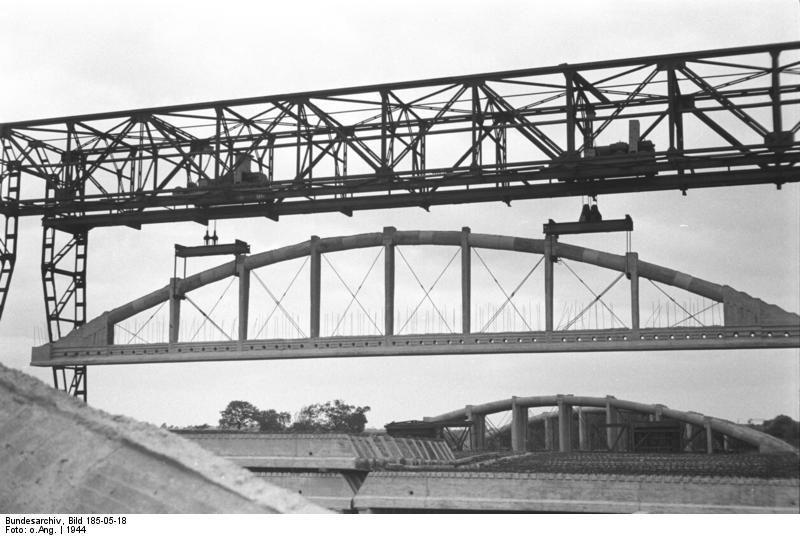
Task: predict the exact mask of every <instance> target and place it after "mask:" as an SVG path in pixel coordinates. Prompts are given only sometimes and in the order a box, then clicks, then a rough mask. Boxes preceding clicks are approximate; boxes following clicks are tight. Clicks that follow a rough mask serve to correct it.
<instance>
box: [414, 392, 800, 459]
mask: <svg viewBox="0 0 800 536" xmlns="http://www.w3.org/2000/svg"><path fill="white" fill-rule="evenodd" d="M559 403H561V404H566V405H569V406H573V407H588V408H606V407H609V406H610V407H612V408H614V409H618V410H625V411H630V412H634V413H640V414H644V415H661V416H662V417H666V418H668V419H673V420H676V421H680V422H684V423H687V424H691V425H694V426H699V427H702V426H705V425H706V424H707V423H708V424H710V426H711V429H712V430H713V431H715V432H719V433H721V434H725V435H727V436H730V437H733V438H736V439H738V440H740V441H744V442H745V443H748V444H750V445H753V446H756V447H758V449H759V451H760V452H791V453H795V454H796V453H797V452H798V449H796V448H794V447H793V446H791V445H790V444H788V443H786V442H785V441H782V440H780V439H778V438H776V437H773V436H771V435H769V434H765V433H763V432H759V431H758V430H754V429H752V428H750V427H747V426H743V425H741V424H736V423H733V422H731V421H728V420H725V419H718V418H716V417H708V416H706V415H702V414H700V413H695V412H689V411H680V410H676V409H671V408H668V407H667V406H664V405H662V404H644V403H641V402H633V401H630V400H618V399H616V398H614V397H610V396H609V397H592V396H575V395H547V396H526V397H514V398H508V399H504V400H495V401H493V402H487V403H484V404H478V405H473V406H467V407H466V408H463V409H457V410H454V411H450V412H447V413H443V414H441V415H437V416H435V417H425V421H428V422H434V423H435V422H452V421H455V420H461V419H464V420H466V419H469V418H470V414H472V415H491V414H493V413H499V412H502V411H511V409H512V406H516V407H517V408H535V407H549V406H557V405H558V404H559Z"/></svg>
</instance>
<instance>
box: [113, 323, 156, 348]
mask: <svg viewBox="0 0 800 536" xmlns="http://www.w3.org/2000/svg"><path fill="white" fill-rule="evenodd" d="M116 326H117V327H118V328H119V329H121V330H122V331H124V332H126V333H129V334H131V335H132V337H131V338H130V340H128V342H127V344H130V343H131V341H132V340H133V339H139V340H140V341H142V342H143V343H145V344H151V343H150V341H148V340H147V339H145V338H144V337H141V336H139V335H138V333H139V332H138V331H137V332H136V333H134V332H132V331H131V330H129V329H128V328H126V327H125V326H120V325H119V324H117V325H116Z"/></svg>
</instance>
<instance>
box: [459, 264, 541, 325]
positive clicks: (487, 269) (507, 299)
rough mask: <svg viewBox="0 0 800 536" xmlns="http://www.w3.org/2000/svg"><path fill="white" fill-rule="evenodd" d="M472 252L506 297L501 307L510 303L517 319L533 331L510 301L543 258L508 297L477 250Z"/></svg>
mask: <svg viewBox="0 0 800 536" xmlns="http://www.w3.org/2000/svg"><path fill="white" fill-rule="evenodd" d="M473 251H474V252H475V255H477V256H478V259H479V260H480V261H481V264H483V267H484V268H486V271H487V272H489V276H491V278H492V280H493V281H494V283H495V285H497V288H499V289H500V292H502V293H503V296H505V297H506V301H505V303H503V307H505V306H506V304H507V303H510V304H511V307H513V308H514V310H515V311H516V312H517V315H519V317H520V318H521V319H522V322H523V323H524V324H525V326H526V327H527V328H528V331H533V328H531V326H530V324H528V321H527V320H525V317H524V316H523V314H522V313H521V312H520V311H519V309H518V308H517V306H516V305H515V304H514V302H513V301H511V298H513V297H514V294H515V293H516V292H517V291H518V290H519V289H520V288H521V287H522V285H523V284H524V283H525V281H526V280H527V279H528V277H530V275H531V274H532V273H533V271H534V270H536V268H537V267H538V266H539V264H541V262H542V260H543V259H544V257H542V259H540V260H539V262H538V263H536V266H534V267H533V268H532V269H531V271H529V272H528V275H526V276H525V278H524V279H523V280H522V282H521V283H520V284H519V285H517V288H515V289H514V292H512V293H511V295H510V296H509V295H508V293H507V292H506V289H505V288H503V285H501V284H500V281H498V280H497V278H496V277H495V276H494V274H493V273H492V270H491V269H489V265H488V264H486V261H485V260H483V257H481V254H480V253H478V250H477V249H473ZM501 309H502V308H501ZM497 314H498V313H495V316H497ZM493 320H494V317H492V319H491V320H489V322H488V323H487V324H486V326H484V327H483V329H486V328H487V327H488V326H489V324H490V323H491V322H492V321H493ZM483 329H482V330H481V332H483Z"/></svg>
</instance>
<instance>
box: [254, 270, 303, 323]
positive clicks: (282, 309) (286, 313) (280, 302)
mask: <svg viewBox="0 0 800 536" xmlns="http://www.w3.org/2000/svg"><path fill="white" fill-rule="evenodd" d="M307 262H308V257H306V259H305V260H304V261H303V264H301V265H300V268H298V270H297V272H295V274H294V277H292V279H291V281H289V284H288V285H286V288H285V289H283V293H282V294H281V296H280V298H277V297H275V294H273V293H272V291H271V290H270V289H269V287H267V284H266V283H264V281H263V280H262V279H261V278H260V277H259V276H258V274H257V273H256V272H255V270H254V271H252V272H250V273H251V274H253V276H254V277H255V278H256V281H258V284H259V285H261V288H263V289H264V290H265V291H266V293H267V294H268V295H269V297H270V298H271V299H272V301H273V302H275V306H274V307H273V308H272V311H270V312H269V314H268V315H267V319H266V320H265V321H264V323H263V324H261V327H260V328H259V329H258V331H257V332H256V334H255V336H254V337H253V338H254V339H257V338H258V336H259V335H260V334H261V332H262V331H264V328H265V327H267V325H268V324H269V321H270V320H271V319H272V317H273V315H274V314H275V312H276V311H280V312H282V313H283V314H284V316H286V319H287V320H288V321H289V323H290V324H292V326H293V327H294V329H296V330H297V332H298V333H299V334H300V336H301V337H303V338H306V334H305V332H304V331H303V328H301V327H300V326H299V325H298V324H297V322H295V320H294V318H292V315H290V314H289V311H287V310H286V308H285V307H284V306H283V300H284V298H286V294H288V293H289V290H290V289H291V288H292V286H293V285H294V282H295V281H297V277H298V276H299V275H300V272H302V271H303V268H304V267H305V265H306V263H307Z"/></svg>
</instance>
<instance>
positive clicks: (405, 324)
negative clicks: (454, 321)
mask: <svg viewBox="0 0 800 536" xmlns="http://www.w3.org/2000/svg"><path fill="white" fill-rule="evenodd" d="M396 251H397V252H398V253H400V258H401V259H403V262H404V263H405V264H406V266H407V267H408V269H409V270H410V271H411V275H412V276H414V279H415V280H416V281H417V284H418V285H419V288H421V289H422V292H424V293H425V295H424V296H423V297H422V299H421V300H420V301H419V303H417V306H416V307H414V310H413V311H411V314H410V315H409V316H408V318H406V321H405V322H404V323H403V325H402V326H400V329H399V330H397V333H398V334H399V333H400V332H401V331H403V329H404V328H405V327H406V326H407V325H408V323H409V322H410V321H411V319H412V318H414V315H415V314H417V310H419V308H420V306H421V305H422V304H423V303H424V302H425V300H426V299H427V300H428V301H429V302H430V304H431V305H432V306H433V308H434V310H435V311H436V313H437V314H438V315H439V318H441V319H442V322H444V325H445V326H446V327H447V329H448V330H449V331H450V333H454V331H453V329H452V328H451V327H450V324H448V323H447V319H446V318H445V317H444V315H443V314H442V312H441V311H440V310H439V308H438V307H436V304H435V303H434V302H433V299H432V298H431V296H430V293H431V291H433V288H434V287H435V286H436V285H437V283H439V280H440V279H441V278H442V276H443V275H444V273H445V272H446V271H447V269H448V268H449V267H450V265H451V264H452V263H453V260H454V259H455V258H456V257H457V256H458V255H459V253H461V249H457V250H456V252H455V253H454V254H453V256H452V257H450V260H449V261H447V264H446V265H445V267H444V268H443V269H442V271H441V272H440V273H439V275H438V276H437V277H436V280H435V281H434V282H433V284H432V285H431V286H430V287H429V288H428V289H427V290H425V286H424V285H423V284H422V281H420V279H419V277H418V276H417V273H416V272H415V271H414V269H413V268H412V267H411V264H409V262H408V259H406V257H405V255H403V252H402V251H401V250H400V248H396Z"/></svg>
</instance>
